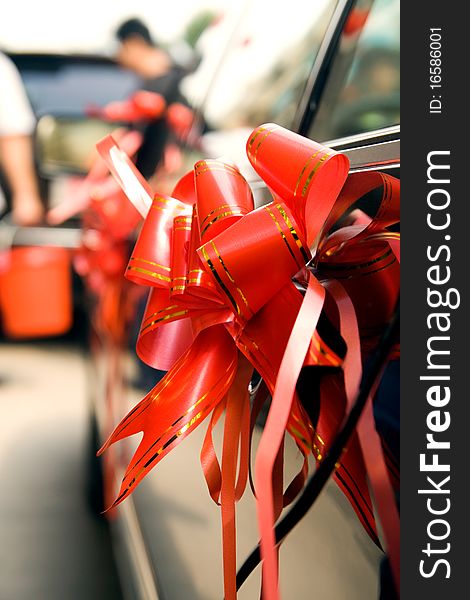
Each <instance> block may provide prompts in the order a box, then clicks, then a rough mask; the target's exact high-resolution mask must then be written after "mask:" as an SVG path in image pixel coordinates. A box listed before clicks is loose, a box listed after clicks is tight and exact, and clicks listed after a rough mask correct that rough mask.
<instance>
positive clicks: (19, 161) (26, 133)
mask: <svg viewBox="0 0 470 600" xmlns="http://www.w3.org/2000/svg"><path fill="white" fill-rule="evenodd" d="M0 90H1V92H0V168H1V169H2V173H3V175H4V176H5V178H6V183H7V185H8V188H9V192H10V194H11V206H10V208H11V211H12V218H13V222H14V223H15V224H16V225H20V226H29V225H37V224H38V223H40V222H41V221H42V218H43V215H44V205H43V203H42V201H41V198H40V195H39V185H38V180H37V175H36V170H35V165H34V152H33V141H32V134H33V132H34V128H35V124H36V120H35V117H34V114H33V111H32V109H31V106H30V104H29V101H28V98H27V96H26V91H25V89H24V86H23V82H22V80H21V76H20V74H19V72H18V70H17V69H16V67H15V65H14V64H13V62H12V61H11V60H10V59H9V58H8V57H7V56H6V55H5V54H3V53H2V52H0ZM5 208H7V204H6V200H5V196H4V194H3V193H2V189H1V188H0V213H2V212H4V211H5Z"/></svg>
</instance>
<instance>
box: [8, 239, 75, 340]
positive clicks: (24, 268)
mask: <svg viewBox="0 0 470 600" xmlns="http://www.w3.org/2000/svg"><path fill="white" fill-rule="evenodd" d="M0 309H1V313H2V322H3V329H4V332H5V335H7V336H8V337H11V338H35V337H46V336H54V335H61V334H63V333H66V332H67V331H68V330H69V329H70V327H71V325H72V283H71V274H70V253H69V252H68V251H67V250H65V249H64V248H51V247H36V246H34V247H24V248H12V249H9V250H4V251H2V252H1V253H0Z"/></svg>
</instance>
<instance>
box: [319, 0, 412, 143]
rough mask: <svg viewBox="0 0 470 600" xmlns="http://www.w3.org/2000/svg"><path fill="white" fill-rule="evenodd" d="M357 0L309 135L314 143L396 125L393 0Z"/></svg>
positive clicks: (397, 49)
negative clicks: (368, 0)
mask: <svg viewBox="0 0 470 600" xmlns="http://www.w3.org/2000/svg"><path fill="white" fill-rule="evenodd" d="M370 4H371V2H358V4H357V5H356V7H355V8H354V9H353V11H352V13H351V14H350V17H349V19H348V21H347V23H346V26H345V28H344V31H343V34H342V37H341V40H340V45H339V51H338V54H337V56H336V59H335V61H334V63H333V67H332V71H331V73H330V76H329V80H328V83H327V86H326V88H325V90H324V93H323V96H322V98H321V101H320V106H319V109H318V111H317V114H316V115H315V117H314V120H313V125H312V127H311V129H310V132H309V135H310V137H311V138H313V139H316V140H318V141H325V140H333V139H337V138H341V137H346V136H349V135H354V134H359V133H364V132H369V131H374V130H377V129H382V128H385V127H389V126H392V125H397V124H399V123H400V34H399V21H400V3H399V0H375V1H374V2H373V3H372V6H370Z"/></svg>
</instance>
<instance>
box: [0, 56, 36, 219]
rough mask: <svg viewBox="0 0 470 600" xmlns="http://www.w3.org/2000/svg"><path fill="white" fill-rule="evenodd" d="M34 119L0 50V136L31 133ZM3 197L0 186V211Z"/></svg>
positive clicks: (20, 83)
mask: <svg viewBox="0 0 470 600" xmlns="http://www.w3.org/2000/svg"><path fill="white" fill-rule="evenodd" d="M35 124H36V119H35V117H34V113H33V111H32V109H31V105H30V104H29V100H28V97H27V95H26V92H25V89H24V85H23V81H22V80H21V76H20V74H19V73H18V70H17V68H16V66H15V65H14V64H13V62H12V61H11V60H10V59H9V58H8V57H7V56H5V54H3V53H2V52H0V136H5V137H6V136H15V135H32V133H33V132H34V127H35ZM4 208H5V198H4V196H3V193H2V190H1V188H0V213H1V212H2V211H3V210H4Z"/></svg>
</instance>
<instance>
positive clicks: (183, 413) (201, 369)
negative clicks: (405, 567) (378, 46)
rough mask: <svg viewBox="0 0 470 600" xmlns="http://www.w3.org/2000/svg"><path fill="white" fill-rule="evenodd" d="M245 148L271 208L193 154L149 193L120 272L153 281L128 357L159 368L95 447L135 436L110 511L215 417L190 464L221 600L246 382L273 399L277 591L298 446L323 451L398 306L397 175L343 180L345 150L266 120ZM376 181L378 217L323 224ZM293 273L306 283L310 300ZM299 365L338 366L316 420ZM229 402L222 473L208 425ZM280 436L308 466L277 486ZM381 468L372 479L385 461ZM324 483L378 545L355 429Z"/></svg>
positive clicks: (261, 486) (265, 549)
mask: <svg viewBox="0 0 470 600" xmlns="http://www.w3.org/2000/svg"><path fill="white" fill-rule="evenodd" d="M112 146H113V144H112V141H110V140H109V139H108V140H105V141H104V142H102V143H101V144H100V145H99V150H100V151H101V153H102V155H103V156H104V157H105V159H106V160H107V161H108V164H109V166H110V168H111V170H112V171H114V172H116V171H118V173H117V174H118V176H119V178H120V179H121V182H122V183H123V186H124V187H125V189H126V190H127V193H128V195H129V196H130V198H131V199H133V194H135V196H136V198H135V199H136V202H137V203H138V204H140V206H142V203H143V196H144V195H145V194H144V193H143V191H142V188H140V189H139V187H138V186H137V187H135V185H134V188H133V191H132V192H131V193H130V190H131V188H132V186H131V185H129V181H127V183H126V182H124V181H122V180H123V173H126V169H128V167H129V168H131V167H130V163H129V165H127V166H125V167H123V165H122V164H120V165H117V164H116V163H115V161H113V159H112V158H111V152H110V149H111V147H112ZM247 153H248V157H249V159H250V161H251V163H252V165H253V167H254V168H255V169H256V171H257V172H258V173H259V175H260V176H261V177H262V179H263V180H264V181H265V182H266V184H267V186H268V188H269V189H270V191H271V193H272V196H273V201H272V202H270V203H269V204H267V205H265V206H262V207H260V208H257V209H254V205H253V198H252V194H251V190H250V188H249V186H248V184H247V182H246V181H245V179H244V178H243V176H242V175H241V173H240V172H239V170H238V169H237V168H236V167H234V166H232V165H228V164H225V163H223V162H220V161H217V160H204V161H200V162H198V163H197V164H196V165H195V167H194V172H191V173H188V174H187V175H186V176H185V177H184V178H182V179H181V180H180V182H179V183H178V185H177V186H176V188H175V190H174V192H173V194H172V196H171V197H166V196H165V197H160V196H158V195H157V196H155V197H154V199H153V201H152V203H151V206H150V209H149V211H148V214H147V216H146V219H145V222H144V225H143V228H142V231H141V234H140V236H139V239H138V241H137V243H136V246H135V249H134V252H133V254H132V256H131V259H130V261H129V265H128V267H127V274H126V276H127V277H128V278H129V279H132V280H133V281H135V282H138V283H142V284H145V285H150V286H151V292H150V296H149V301H148V305H147V309H146V313H145V316H144V320H143V323H142V328H141V332H140V336H139V340H138V344H137V352H138V354H139V356H140V357H141V358H142V359H143V360H144V361H145V362H147V363H148V364H150V365H152V366H154V367H156V368H160V369H165V370H166V369H169V370H168V373H167V375H166V376H165V377H164V379H163V380H162V381H160V382H159V383H158V384H157V385H156V386H155V388H154V389H153V390H151V391H150V392H149V393H148V394H147V395H146V396H145V398H144V399H143V400H142V401H141V402H140V403H139V404H138V405H137V406H136V407H135V408H134V409H133V410H132V411H131V412H130V413H129V414H128V415H127V416H126V417H125V418H124V419H123V421H122V422H121V423H120V424H119V425H118V426H117V427H116V429H115V430H114V432H113V433H112V434H111V436H110V437H109V439H108V440H107V442H106V443H105V444H104V446H103V448H102V449H101V452H102V451H104V450H105V449H106V448H108V447H109V445H110V444H112V443H114V442H116V441H118V440H120V439H123V438H125V437H128V436H130V435H133V434H134V433H138V432H141V431H143V434H144V435H143V439H142V441H141V443H140V445H139V447H138V448H137V450H136V452H135V454H134V456H133V458H132V460H131V462H130V464H129V466H128V468H127V471H126V473H125V476H124V479H123V482H122V486H121V489H120V492H119V496H118V498H117V500H116V501H115V504H114V505H116V504H118V503H119V502H121V501H122V500H123V499H124V498H126V497H127V496H128V495H129V494H130V493H131V492H132V491H133V489H134V488H135V486H136V485H137V484H138V483H139V482H140V481H141V480H142V478H143V477H144V476H145V475H146V474H147V473H148V471H149V470H150V469H151V468H152V467H154V466H155V465H156V464H157V463H158V462H159V461H160V460H161V459H162V458H163V457H164V456H165V455H166V454H167V453H168V452H170V451H171V450H172V449H173V448H174V447H175V446H176V445H177V444H178V443H179V442H180V441H181V440H182V439H183V438H184V437H185V436H187V435H188V434H189V433H190V432H191V431H192V430H193V429H194V428H195V427H197V426H198V425H199V424H200V423H201V422H202V421H203V419H204V418H205V417H206V416H208V415H209V414H210V413H211V412H212V418H211V421H210V424H209V429H208V433H207V435H206V440H205V441H204V446H203V451H202V454H201V459H202V465H203V469H204V473H205V476H206V480H207V482H208V486H209V491H210V494H211V496H212V497H213V499H214V500H215V501H217V502H220V503H221V508H222V521H223V538H224V539H223V541H224V580H225V597H226V599H231V598H235V597H236V586H235V570H236V559H235V556H236V555H235V533H234V522H235V513H234V511H235V508H234V507H235V501H236V499H238V498H239V497H240V496H241V494H242V493H243V490H244V488H245V483H246V479H247V470H248V456H249V450H248V448H249V436H250V416H249V412H250V411H249V399H248V393H247V387H248V382H249V381H250V378H251V375H252V370H253V367H254V368H256V370H257V371H258V372H259V373H260V374H261V376H262V378H263V380H264V382H265V384H266V386H267V388H268V390H269V392H270V393H271V394H272V396H273V398H272V404H271V408H270V412H269V415H268V419H267V423H266V426H265V429H264V432H263V436H262V439H261V442H260V445H259V448H258V452H257V457H256V466H255V474H256V488H257V490H256V491H257V504H258V517H259V523H260V533H261V552H262V557H263V597H264V598H265V599H268V600H272V599H275V598H277V597H278V581H277V580H278V567H277V553H276V549H275V539H274V532H273V526H274V523H275V521H276V519H277V517H278V516H279V514H280V512H281V510H282V507H283V505H284V506H285V505H286V504H287V503H288V502H290V501H291V500H292V499H293V497H295V495H296V494H297V493H298V491H299V490H300V489H301V487H302V485H303V483H304V481H305V477H306V475H307V457H308V454H309V453H310V452H313V453H314V456H315V458H316V459H317V460H318V461H321V460H322V456H324V454H325V452H326V451H327V449H328V445H329V443H330V441H331V440H332V438H333V437H334V435H335V433H336V431H337V430H338V427H339V426H340V424H341V422H342V419H343V417H344V414H345V412H346V411H347V407H348V406H349V405H350V404H351V401H352V399H353V397H354V394H355V393H356V390H357V387H358V384H359V381H360V378H361V353H362V355H364V353H365V352H367V341H369V342H370V340H373V339H377V335H378V334H380V332H381V330H382V329H383V327H384V325H385V324H386V323H387V320H388V319H389V317H390V315H391V313H392V311H393V307H394V305H395V301H396V298H397V294H398V289H399V264H398V261H397V256H398V236H397V234H396V233H393V232H391V231H390V230H389V226H390V225H392V224H394V223H396V222H397V221H398V220H399V183H398V181H397V180H396V179H394V178H392V177H389V176H387V175H383V174H378V173H372V172H369V173H360V174H356V175H351V176H350V177H349V178H348V168H349V163H348V160H347V158H346V157H345V156H344V155H342V154H339V153H336V152H334V151H333V150H331V149H329V148H326V147H324V146H321V145H320V144H317V143H315V142H313V141H311V140H308V139H306V138H303V137H301V136H299V135H297V134H294V133H292V132H290V131H288V130H286V129H283V128H282V127H279V126H277V125H273V124H268V125H264V126H262V127H258V128H257V129H256V130H255V131H254V132H253V133H252V135H251V136H250V138H249V140H248V143H247ZM114 155H115V156H118V154H116V152H115V153H114ZM121 159H122V155H121ZM128 173H130V171H128ZM134 183H135V182H134ZM375 188H381V190H382V197H381V200H380V202H379V209H378V212H377V214H376V216H375V217H374V218H373V219H370V218H369V217H367V216H366V215H364V214H363V213H357V212H356V213H355V214H356V217H355V218H353V219H352V221H351V223H350V224H349V225H347V226H344V227H340V228H338V229H336V230H335V231H333V232H332V229H333V226H335V225H336V226H337V224H338V221H339V220H340V218H342V217H343V216H344V214H345V213H346V212H347V211H348V209H350V208H351V207H352V205H353V204H354V202H355V201H356V200H357V199H358V198H360V197H361V196H363V195H364V194H366V193H367V192H369V191H371V190H373V189H375ZM144 204H145V202H144ZM142 212H143V211H142ZM307 264H309V266H311V267H312V265H313V267H312V268H309V269H306V268H305V267H306V265H307ZM294 277H296V278H297V281H298V282H299V281H302V282H303V283H304V287H306V291H305V294H303V292H302V291H299V289H298V286H296V285H295V284H294V282H293V278H294ZM322 314H325V315H326V316H327V317H328V319H329V320H330V322H331V323H333V324H334V325H335V326H336V327H337V329H338V331H339V333H340V334H341V336H342V337H343V339H344V341H345V342H346V344H347V353H346V356H345V358H344V359H343V356H340V354H341V352H339V350H338V349H337V350H336V351H335V350H334V349H333V348H332V347H331V346H330V345H329V344H328V339H324V338H325V336H323V337H322V336H321V335H320V333H319V329H318V328H317V326H318V323H319V320H320V317H321V315H322ZM361 340H362V341H361ZM304 365H310V366H312V365H316V366H322V367H336V369H330V372H331V374H330V375H327V376H324V377H323V378H322V381H321V394H320V398H319V399H317V400H316V401H317V402H319V406H320V410H319V418H318V421H317V423H312V422H311V420H310V419H309V417H308V416H307V413H306V411H305V410H304V408H303V406H302V404H301V402H300V401H299V398H298V396H297V394H296V391H295V386H296V382H297V378H298V375H299V373H300V370H301V368H302V366H304ZM338 367H342V369H341V370H339V369H338ZM323 371H324V370H323ZM323 371H322V372H323ZM327 371H328V369H327ZM313 401H314V399H312V402H313ZM224 410H225V411H226V417H225V430H224V442H223V451H222V466H221V467H220V465H219V463H218V460H217V457H216V454H215V450H214V448H213V446H212V437H211V432H212V428H213V427H214V425H215V423H216V422H217V420H218V419H219V418H220V416H221V415H222V413H223V411H224ZM286 431H288V432H289V434H290V435H291V436H292V437H293V439H294V440H295V442H296V444H297V445H298V447H299V449H300V450H301V451H302V453H303V454H304V457H305V462H304V467H303V469H302V471H301V472H300V473H299V475H298V476H297V477H296V478H295V479H294V481H293V482H292V483H291V485H290V486H289V487H288V488H287V490H286V492H285V493H284V494H283V486H282V475H281V473H282V448H283V440H284V434H285V432H286ZM379 451H380V452H381V449H380V448H379ZM239 454H240V461H239V458H238V455H239ZM238 462H239V463H240V467H239V473H238V479H237V464H238ZM379 472H380V473H379V475H380V476H383V468H382V470H380V468H379ZM335 479H336V481H337V482H338V484H339V485H340V487H341V489H342V490H343V491H344V493H345V494H346V495H347V497H348V498H349V500H350V501H351V503H352V505H353V507H354V509H355V510H356V513H357V514H358V516H359V518H360V519H361V521H362V523H363V524H364V526H365V528H366V530H367V531H368V533H369V535H370V536H371V537H372V538H373V539H374V540H375V541H376V542H378V538H377V532H376V528H375V521H374V516H373V511H372V503H371V500H370V496H369V493H368V488H367V482H366V470H365V466H364V461H363V457H362V453H361V446H360V443H359V441H358V437H357V435H356V434H355V435H354V436H353V437H352V438H351V441H350V443H349V445H348V449H347V452H346V453H345V454H344V455H343V458H342V460H341V462H340V464H339V465H338V468H337V470H336V473H335Z"/></svg>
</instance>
